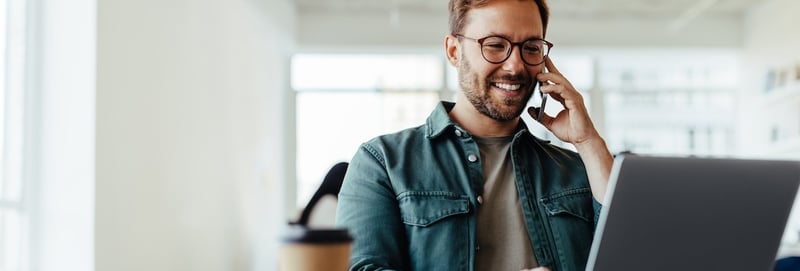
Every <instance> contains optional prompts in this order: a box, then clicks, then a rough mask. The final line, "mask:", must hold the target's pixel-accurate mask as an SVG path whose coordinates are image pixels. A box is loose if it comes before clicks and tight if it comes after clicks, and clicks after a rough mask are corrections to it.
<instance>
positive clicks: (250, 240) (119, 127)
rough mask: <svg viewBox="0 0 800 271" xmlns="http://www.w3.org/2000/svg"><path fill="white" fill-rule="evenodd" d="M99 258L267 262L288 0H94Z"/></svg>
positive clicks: (132, 264)
mask: <svg viewBox="0 0 800 271" xmlns="http://www.w3.org/2000/svg"><path fill="white" fill-rule="evenodd" d="M97 14H98V22H97V24H98V34H97V39H98V42H97V50H98V56H97V127H96V129H97V145H96V148H97V153H96V157H97V170H96V178H97V181H96V182H97V185H96V235H95V238H96V241H95V245H96V270H99V271H106V270H108V271H111V270H113V271H125V270H165V271H166V270H271V269H273V268H272V267H273V266H274V265H273V264H274V263H273V261H274V257H273V254H274V243H275V242H274V231H275V230H276V229H278V225H279V224H281V223H283V217H284V213H283V211H282V210H283V206H282V204H283V203H282V202H283V199H282V198H280V195H281V194H282V193H280V192H279V190H281V189H283V187H282V184H281V180H284V179H286V176H288V174H290V173H289V172H287V170H286V168H287V162H285V161H286V159H284V155H285V154H284V152H283V150H282V148H284V147H283V146H285V144H284V143H285V142H286V141H287V138H286V137H285V135H284V131H285V129H284V126H286V125H288V124H287V122H285V121H284V119H283V116H284V115H285V112H286V110H287V109H286V108H285V107H284V106H285V102H284V100H286V99H288V98H287V96H288V95H287V93H286V92H287V89H288V86H287V83H286V82H288V79H286V78H288V76H287V61H288V60H287V59H288V52H289V50H290V49H291V45H292V39H293V37H292V33H293V32H294V31H293V29H294V27H293V21H294V18H293V14H294V13H293V8H292V6H291V5H290V3H289V1H288V0H278V1H268V2H265V1H258V0H201V1H197V0H195V1H189V0H185V1H184V0H170V1H164V0H135V1H134V0H129V1H99V2H98V7H97Z"/></svg>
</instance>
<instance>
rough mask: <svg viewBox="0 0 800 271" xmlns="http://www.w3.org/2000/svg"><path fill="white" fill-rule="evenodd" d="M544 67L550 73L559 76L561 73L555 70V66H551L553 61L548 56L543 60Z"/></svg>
mask: <svg viewBox="0 0 800 271" xmlns="http://www.w3.org/2000/svg"><path fill="white" fill-rule="evenodd" d="M544 66H545V67H547V70H549V71H550V72H551V73H557V74H561V72H560V71H558V69H557V68H556V65H555V64H553V60H550V57H549V56H548V57H547V58H545V59H544Z"/></svg>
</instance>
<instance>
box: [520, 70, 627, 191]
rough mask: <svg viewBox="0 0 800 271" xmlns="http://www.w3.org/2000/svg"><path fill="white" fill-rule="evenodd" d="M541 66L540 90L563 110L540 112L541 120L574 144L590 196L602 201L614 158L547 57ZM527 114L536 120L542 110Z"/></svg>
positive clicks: (578, 96) (576, 94)
mask: <svg viewBox="0 0 800 271" xmlns="http://www.w3.org/2000/svg"><path fill="white" fill-rule="evenodd" d="M545 65H546V67H547V69H548V70H549V71H550V72H548V73H540V74H539V75H538V76H537V77H536V80H539V81H540V82H543V83H542V87H541V90H542V92H544V93H547V94H549V95H550V96H551V97H553V99H555V100H556V101H558V102H560V103H561V104H562V105H563V106H564V110H562V111H561V112H559V113H558V115H556V116H555V117H550V116H548V115H547V114H544V115H543V116H542V119H541V123H542V125H544V126H545V127H547V129H549V130H550V131H552V132H553V134H554V135H555V136H556V137H558V139H560V140H562V141H564V142H569V143H572V144H573V145H575V148H576V149H577V150H578V154H580V156H581V159H582V160H583V163H584V164H585V165H586V174H587V175H588V177H589V185H590V186H591V187H592V195H593V196H594V198H595V199H596V200H597V201H598V202H600V203H603V201H604V200H605V195H606V188H607V187H608V177H609V175H610V174H611V165H612V164H613V163H614V158H613V156H611V152H609V151H608V147H606V142H605V140H603V138H602V137H600V134H599V133H598V132H597V129H595V128H594V124H592V120H591V119H590V118H589V113H588V110H586V105H585V104H584V103H583V97H582V96H581V94H580V93H579V92H578V91H577V90H575V88H574V87H573V86H572V84H571V83H570V82H569V81H568V80H567V79H566V78H564V76H563V75H561V73H560V72H559V71H558V69H557V68H556V66H555V65H554V64H553V62H552V61H551V60H550V58H547V59H546V60H545ZM528 113H529V114H530V115H531V116H532V117H533V118H534V119H537V117H538V114H539V113H543V112H542V111H541V109H537V108H528Z"/></svg>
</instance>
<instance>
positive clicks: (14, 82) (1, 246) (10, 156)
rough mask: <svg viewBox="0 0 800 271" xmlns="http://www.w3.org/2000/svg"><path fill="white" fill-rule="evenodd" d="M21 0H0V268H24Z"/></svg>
mask: <svg viewBox="0 0 800 271" xmlns="http://www.w3.org/2000/svg"><path fill="white" fill-rule="evenodd" d="M24 15H25V2H24V1H22V0H7V1H1V2H0V64H2V65H0V88H1V89H2V91H0V271H12V270H13V271H18V270H26V269H27V268H26V261H25V259H26V253H25V252H26V251H27V249H26V247H27V244H28V242H27V238H26V236H27V235H26V232H27V231H26V229H27V227H26V224H27V221H28V219H27V218H28V213H27V212H26V208H25V207H26V206H25V201H24V200H25V197H24V193H23V192H24V188H25V186H24V180H23V177H22V176H23V175H22V169H23V163H22V161H23V155H22V152H23V138H24V137H23V132H24V130H25V129H24V126H23V118H24V115H23V104H24V98H23V87H24V81H25V76H24V71H25V65H24V64H25V62H24V60H25V18H24V17H25V16H24Z"/></svg>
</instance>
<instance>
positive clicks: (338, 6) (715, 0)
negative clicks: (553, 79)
mask: <svg viewBox="0 0 800 271" xmlns="http://www.w3.org/2000/svg"><path fill="white" fill-rule="evenodd" d="M763 1H764V0H550V1H549V4H550V9H551V13H552V14H553V15H554V17H558V18H561V19H565V18H582V19H593V18H600V19H602V18H608V17H625V18H637V17H642V18H654V17H656V18H666V19H675V20H686V19H687V18H693V17H697V16H741V15H742V14H743V13H744V11H746V10H747V9H749V8H752V7H754V6H755V5H758V4H759V3H761V2H763ZM294 2H295V4H296V5H297V8H298V10H299V11H300V12H304V11H331V12H333V11H335V12H345V11H349V12H353V13H361V12H420V13H432V14H442V15H443V16H445V14H446V12H447V2H446V1H444V0H438V1H437V0H294Z"/></svg>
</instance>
